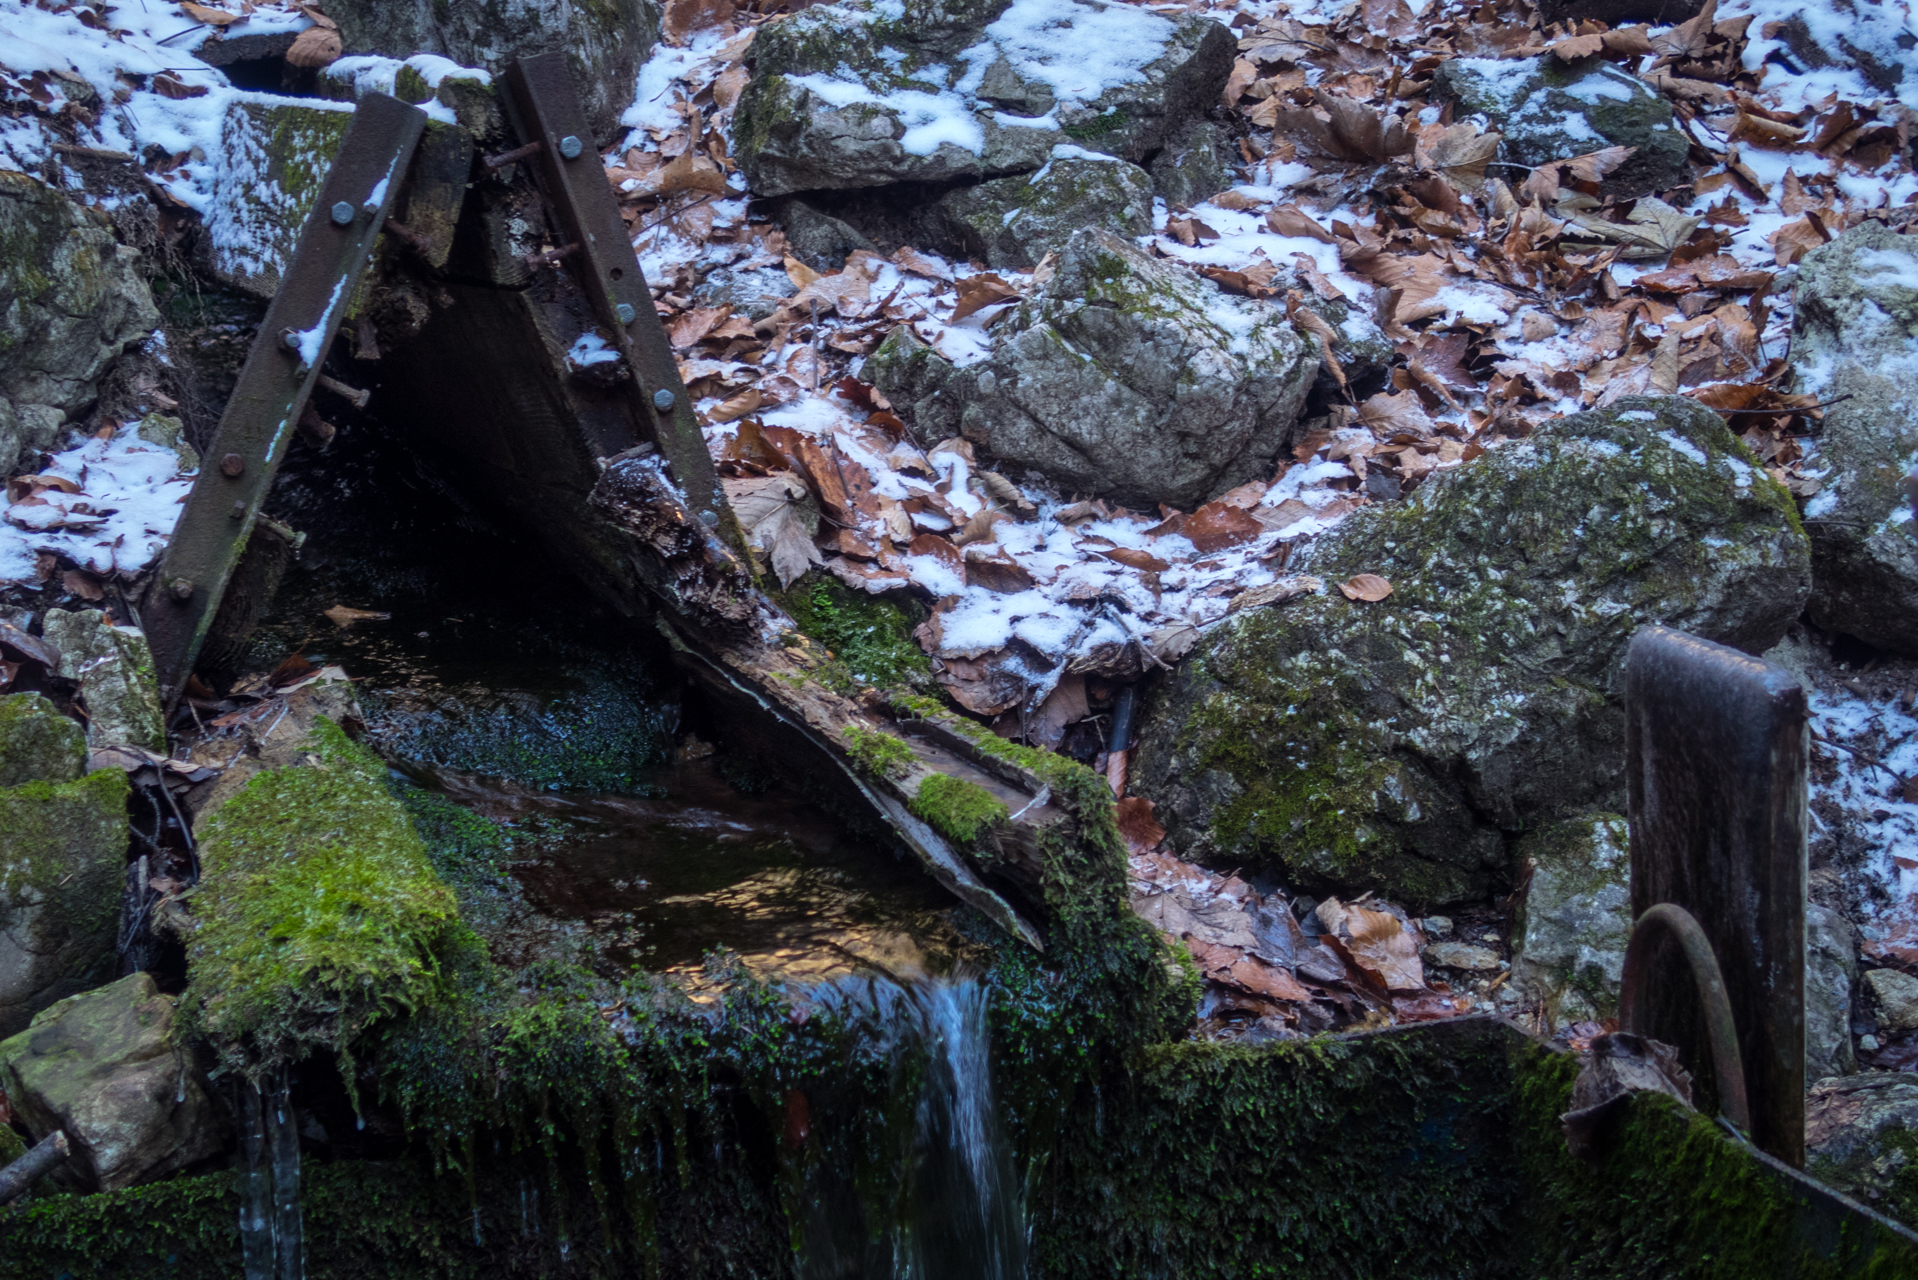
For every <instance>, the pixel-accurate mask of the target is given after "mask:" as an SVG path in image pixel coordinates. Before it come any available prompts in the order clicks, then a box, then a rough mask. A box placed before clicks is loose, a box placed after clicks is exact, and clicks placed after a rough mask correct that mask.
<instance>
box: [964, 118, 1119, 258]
mask: <svg viewBox="0 0 1918 1280" xmlns="http://www.w3.org/2000/svg"><path fill="white" fill-rule="evenodd" d="M935 211H936V214H937V216H938V217H939V218H940V221H941V223H942V224H943V225H942V230H943V232H944V235H943V237H942V238H943V239H945V240H947V241H949V242H950V243H951V244H952V245H953V246H954V247H955V248H956V250H957V251H958V253H959V254H960V255H962V256H964V257H967V258H979V259H984V261H985V263H986V265H987V266H989V267H993V268H1010V269H1012V270H1015V271H1027V270H1030V269H1031V268H1032V267H1033V266H1035V265H1036V264H1037V263H1038V261H1039V259H1041V258H1043V257H1044V256H1045V255H1046V254H1047V253H1051V252H1056V251H1058V250H1061V249H1063V248H1065V246H1066V242H1067V241H1068V240H1070V239H1071V238H1072V235H1073V233H1074V232H1076V231H1078V230H1079V229H1080V228H1082V227H1100V228H1103V229H1105V230H1107V231H1112V232H1115V233H1117V234H1118V235H1122V236H1127V237H1138V236H1142V235H1149V234H1150V233H1151V231H1152V178H1151V175H1149V174H1147V173H1146V171H1145V170H1144V169H1141V168H1139V166H1137V165H1135V164H1127V163H1125V162H1124V161H1122V160H1118V159H1116V158H1114V157H1112V156H1107V155H1101V154H1100V153H1098V152H1096V151H1087V150H1086V149H1085V148H1084V147H1079V146H1071V145H1060V146H1055V147H1054V148H1053V149H1052V158H1051V159H1050V160H1048V161H1047V162H1046V164H1045V166H1044V167H1043V168H1041V169H1039V170H1037V171H1036V172H1034V173H1032V174H1030V175H1027V174H1019V175H1016V176H1014V177H1010V178H995V179H994V180H992V181H990V182H981V183H979V184H977V185H976V186H970V187H960V188H959V189H958V190H956V191H953V192H951V193H949V194H948V195H946V196H944V197H943V198H941V199H940V200H939V202H938V203H937V205H936V206H935Z"/></svg>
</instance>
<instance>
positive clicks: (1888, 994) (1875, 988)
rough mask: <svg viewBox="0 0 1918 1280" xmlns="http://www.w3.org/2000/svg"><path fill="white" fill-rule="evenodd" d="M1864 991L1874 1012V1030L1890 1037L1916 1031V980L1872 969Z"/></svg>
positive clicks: (1917, 1016) (1917, 1027) (1917, 1006)
mask: <svg viewBox="0 0 1918 1280" xmlns="http://www.w3.org/2000/svg"><path fill="white" fill-rule="evenodd" d="M1865 987H1866V988H1867V989H1868V990H1869V991H1870V992H1871V998H1872V1003H1873V1004H1874V1005H1876V1006H1877V1009H1878V1030H1879V1031H1880V1032H1881V1033H1883V1032H1890V1033H1892V1034H1893V1035H1896V1034H1897V1033H1899V1032H1901V1031H1918V978H1914V977H1912V976H1911V975H1910V974H1908V973H1901V972H1899V971H1898V970H1896V969H1873V970H1871V971H1869V972H1868V973H1866V974H1865Z"/></svg>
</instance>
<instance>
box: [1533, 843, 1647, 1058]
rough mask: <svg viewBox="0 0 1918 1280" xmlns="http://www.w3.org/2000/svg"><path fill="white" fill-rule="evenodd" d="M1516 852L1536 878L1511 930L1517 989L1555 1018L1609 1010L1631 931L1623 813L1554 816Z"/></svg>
mask: <svg viewBox="0 0 1918 1280" xmlns="http://www.w3.org/2000/svg"><path fill="white" fill-rule="evenodd" d="M1517 856H1518V858H1519V860H1520V865H1521V866H1524V865H1525V864H1526V863H1529V864H1531V884H1530V886H1529V887H1528V888H1527V889H1526V891H1525V900H1524V903H1523V905H1522V906H1520V908H1519V913H1518V918H1517V920H1516V921H1515V922H1514V928H1513V933H1512V986H1513V988H1514V990H1516V991H1517V992H1518V993H1519V995H1520V996H1521V997H1523V998H1524V999H1525V1000H1526V1001H1527V1002H1528V1003H1538V1004H1542V1005H1544V1006H1545V1009H1546V1011H1547V1012H1548V1013H1549V1014H1550V1016H1551V1020H1552V1022H1553V1023H1554V1024H1556V1025H1561V1026H1562V1025H1564V1024H1566V1023H1571V1022H1585V1021H1592V1020H1596V1019H1601V1018H1609V1017H1611V1016H1612V1015H1613V1014H1615V1013H1617V1011H1618V983H1619V979H1620V978H1621V977H1622V976H1623V974H1624V971H1625V944H1626V943H1627V942H1628V941H1629V940H1630V938H1631V933H1632V895H1631V888H1630V879H1631V855H1630V851H1629V847H1628V845H1627V832H1626V829H1625V819H1623V818H1621V817H1619V816H1618V815H1617V814H1612V813H1601V814H1596V815H1593V816H1591V817H1580V818H1570V819H1567V820H1565V821H1564V822H1560V823H1554V824H1553V825H1551V826H1549V827H1546V828H1544V829H1543V830H1540V831H1538V832H1535V833H1534V834H1531V835H1528V836H1526V837H1525V838H1524V839H1523V840H1522V841H1521V842H1520V843H1519V846H1518V850H1517Z"/></svg>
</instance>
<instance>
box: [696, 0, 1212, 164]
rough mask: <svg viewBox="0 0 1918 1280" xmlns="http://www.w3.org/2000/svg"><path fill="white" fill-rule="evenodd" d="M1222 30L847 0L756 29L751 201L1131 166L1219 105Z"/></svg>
mask: <svg viewBox="0 0 1918 1280" xmlns="http://www.w3.org/2000/svg"><path fill="white" fill-rule="evenodd" d="M1234 47H1235V42H1234V40H1233V38H1232V33H1231V32H1230V31H1229V30H1228V29H1227V28H1226V27H1224V26H1223V25H1221V24H1219V23H1217V22H1215V21H1213V20H1212V19H1210V18H1201V17H1197V16H1194V15H1186V16H1184V17H1181V18H1180V19H1178V20H1177V21H1174V20H1172V19H1169V18H1165V17H1161V16H1159V15H1157V14H1154V13H1149V12H1147V11H1145V10H1143V9H1139V8H1136V7H1134V6H1131V5H1125V4H1112V3H1105V2H1104V0H1010V2H1008V0H848V2H847V3H843V4H832V5H816V6H814V7H812V8H810V9H806V10H804V11H803V12H801V13H797V14H793V15H791V16H789V17H785V18H781V19H779V20H778V21H776V22H771V23H768V24H767V25H765V26H764V27H761V28H760V31H759V36H758V38H757V39H756V40H755V41H754V42H753V47H752V52H751V55H750V57H751V62H752V69H753V77H752V80H751V82H750V83H749V84H748V85H747V87H746V91H745V93H744V94H743V95H742V96H741V98H740V102H739V106H738V109H737V112H736V114H735V116H734V135H733V136H734V146H735V154H736V157H737V159H738V161H739V165H740V168H741V169H742V170H744V171H745V173H746V175H747V177H748V178H749V179H750V180H751V182H752V187H753V190H754V192H755V193H756V194H758V195H761V196H776V195H783V194H786V193H789V192H795V191H815V190H828V189H830V190H839V189H845V188H854V187H877V186H887V185H890V184H892V183H896V182H952V181H959V180H976V179H981V178H995V177H1001V176H1004V175H1006V174H1012V173H1020V172H1025V171H1029V170H1033V169H1037V168H1039V167H1041V166H1042V165H1044V164H1045V163H1046V161H1047V159H1048V158H1049V157H1050V155H1051V153H1052V148H1053V147H1054V146H1055V145H1057V144H1060V143H1076V144H1078V145H1080V146H1083V147H1087V148H1090V149H1091V150H1094V151H1099V152H1103V153H1105V154H1107V155H1113V156H1118V157H1120V158H1121V159H1125V160H1129V161H1132V162H1134V163H1142V162H1143V161H1145V160H1146V159H1147V158H1148V157H1149V156H1151V155H1152V154H1153V153H1155V152H1157V151H1158V150H1159V149H1160V148H1161V147H1162V146H1164V145H1165V143H1166V141H1167V140H1168V139H1170V138H1172V137H1174V136H1176V135H1178V134H1179V133H1180V131H1181V130H1182V129H1183V128H1184V126H1185V125H1186V124H1187V123H1188V122H1190V121H1192V120H1194V119H1196V118H1198V117H1199V116H1201V115H1202V114H1203V113H1204V111H1205V109H1206V108H1207V107H1208V106H1210V105H1211V104H1212V103H1213V102H1214V101H1216V100H1217V98H1218V96H1219V94H1220V92H1221V90H1222V89H1223V88H1224V85H1225V78H1226V76H1227V75H1228V74H1230V72H1231V68H1232V60H1233V51H1234Z"/></svg>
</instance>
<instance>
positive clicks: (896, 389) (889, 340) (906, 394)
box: [860, 324, 963, 448]
mask: <svg viewBox="0 0 1918 1280" xmlns="http://www.w3.org/2000/svg"><path fill="white" fill-rule="evenodd" d="M952 373H953V364H952V361H950V360H948V359H946V358H945V357H944V356H942V355H940V354H939V353H938V352H937V351H934V350H933V349H932V347H931V346H929V345H928V344H927V343H926V342H925V341H924V340H923V339H921V338H920V336H919V335H918V334H916V333H914V332H913V331H912V326H910V325H903V324H902V325H900V326H898V327H897V328H895V329H894V330H893V331H892V332H891V333H889V334H887V335H886V340H885V341H884V342H882V343H880V344H879V349H878V350H877V351H875V352H873V353H872V354H871V355H869V356H867V357H866V364H865V367H864V368H863V369H862V370H861V371H860V376H861V377H863V378H864V379H865V380H866V381H868V382H870V383H872V384H873V385H874V386H875V387H878V388H879V390H880V391H881V392H883V393H884V394H885V396H886V398H887V399H888V400H890V401H892V407H893V408H894V409H895V410H896V411H897V412H898V413H899V416H900V417H901V418H902V419H903V420H904V421H905V423H906V425H907V426H909V427H911V428H912V432H913V435H914V436H915V437H916V438H917V439H918V441H919V443H920V445H922V446H924V447H927V448H930V447H931V446H932V445H935V444H937V443H938V442H939V441H941V440H945V439H947V438H949V437H951V436H954V435H957V434H958V432H959V411H960V409H961V408H962V407H963V406H961V405H960V404H959V402H958V400H957V399H956V398H954V397H951V396H941V395H940V390H941V389H942V388H943V387H944V386H945V385H946V380H947V379H949V378H951V377H952Z"/></svg>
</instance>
